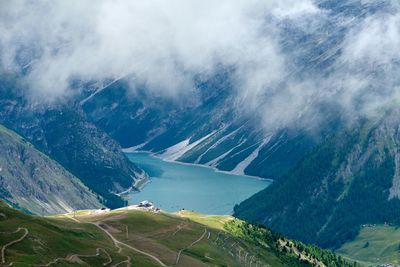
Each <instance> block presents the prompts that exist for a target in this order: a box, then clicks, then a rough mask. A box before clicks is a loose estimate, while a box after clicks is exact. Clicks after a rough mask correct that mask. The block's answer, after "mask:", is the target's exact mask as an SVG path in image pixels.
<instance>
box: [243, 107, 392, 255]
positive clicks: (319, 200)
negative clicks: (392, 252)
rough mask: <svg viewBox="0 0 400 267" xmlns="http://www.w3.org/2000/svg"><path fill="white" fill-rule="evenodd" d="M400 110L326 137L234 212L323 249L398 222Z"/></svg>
mask: <svg viewBox="0 0 400 267" xmlns="http://www.w3.org/2000/svg"><path fill="white" fill-rule="evenodd" d="M399 114H400V112H399V110H398V109H397V110H395V111H391V112H388V114H385V115H384V116H383V118H381V119H379V120H378V119H377V120H374V121H366V122H361V123H360V124H359V125H358V126H352V127H351V128H350V129H346V130H343V131H341V132H339V133H335V134H333V135H331V136H328V137H327V138H326V139H325V140H324V141H323V142H322V143H321V144H320V145H318V146H317V147H316V148H315V149H314V150H313V151H312V152H310V153H308V154H307V155H306V156H305V157H304V159H303V160H301V161H300V163H299V164H298V165H297V166H295V167H294V168H293V169H292V170H291V171H290V172H289V173H288V174H287V175H285V176H284V177H283V178H282V179H281V180H279V181H277V182H276V183H274V184H273V185H272V186H271V187H270V188H267V189H265V190H264V191H262V192H260V193H258V194H256V195H255V196H253V197H252V198H250V199H248V200H246V201H245V202H243V203H242V204H240V205H239V206H237V207H236V208H235V214H236V215H237V216H239V217H241V218H245V219H247V220H250V221H257V222H261V223H263V224H265V225H268V226H271V227H272V228H273V229H276V230H278V231H280V232H282V233H285V234H288V235H289V236H292V237H297V238H299V239H301V240H304V241H306V242H312V243H317V244H320V245H322V246H324V247H333V248H337V247H339V246H340V245H341V244H343V243H344V242H346V241H348V240H351V239H353V238H354V237H355V236H356V235H357V233H358V231H359V229H360V226H361V225H363V224H383V223H393V224H399V223H400V220H399V218H400V214H399V210H400V200H399V196H400V195H399V160H398V158H399V145H400V139H399V137H400V135H399V125H400V120H399Z"/></svg>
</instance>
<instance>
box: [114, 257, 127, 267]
mask: <svg viewBox="0 0 400 267" xmlns="http://www.w3.org/2000/svg"><path fill="white" fill-rule="evenodd" d="M124 263H126V266H127V267H129V266H131V257H129V256H127V259H126V260H124V261H121V262H119V263H117V264H114V265H113V266H112V267H117V266H119V265H121V264H124Z"/></svg>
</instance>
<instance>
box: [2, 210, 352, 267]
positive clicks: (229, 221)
mask: <svg viewBox="0 0 400 267" xmlns="http://www.w3.org/2000/svg"><path fill="white" fill-rule="evenodd" d="M16 229H17V231H16ZM0 237H1V238H0V245H1V246H2V247H5V250H4V256H1V259H0V260H1V261H2V263H3V264H10V263H13V266H38V265H39V266H46V265H52V264H59V265H61V266H115V265H116V264H120V265H125V266H141V267H146V266H194V267H195V266H243V265H246V266H250V264H251V265H252V266H264V265H267V266H277V267H279V266H294V267H295V266H299V267H300V266H316V265H318V266H354V265H352V264H350V263H348V262H346V261H343V259H341V258H339V257H337V256H335V255H334V254H333V253H332V252H329V251H324V250H321V249H318V248H316V247H306V246H304V245H302V244H301V243H298V242H294V241H291V240H287V239H285V238H284V237H282V236H280V235H277V234H275V233H272V232H271V231H269V230H267V229H264V228H259V227H256V226H252V225H248V224H246V223H243V222H241V221H239V220H233V218H231V217H229V216H204V215H199V214H192V213H180V214H167V213H153V212H148V211H142V210H127V209H122V210H116V211H112V212H99V211H80V212H77V213H76V214H66V215H61V216H57V217H53V218H44V217H32V216H28V215H25V214H22V213H20V212H18V211H16V210H13V209H10V208H8V207H6V206H4V205H3V204H1V203H0ZM13 241H15V243H12V242H13ZM7 244H11V245H7Z"/></svg>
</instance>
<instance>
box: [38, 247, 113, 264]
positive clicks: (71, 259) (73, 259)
mask: <svg viewBox="0 0 400 267" xmlns="http://www.w3.org/2000/svg"><path fill="white" fill-rule="evenodd" d="M100 251H102V252H103V253H104V254H106V256H107V258H108V260H107V262H105V263H103V266H106V265H109V264H111V263H112V262H113V260H112V258H111V256H110V254H109V253H108V252H107V251H106V250H105V249H103V248H96V254H93V255H80V254H73V255H69V256H67V257H64V258H57V259H54V260H52V261H51V262H49V263H47V264H43V265H36V266H41V267H47V266H51V265H53V264H56V263H58V262H60V261H68V262H76V261H77V260H79V259H81V258H94V257H98V256H100V254H101V253H100Z"/></svg>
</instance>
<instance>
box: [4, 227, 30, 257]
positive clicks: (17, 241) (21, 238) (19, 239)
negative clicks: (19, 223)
mask: <svg viewBox="0 0 400 267" xmlns="http://www.w3.org/2000/svg"><path fill="white" fill-rule="evenodd" d="M21 230H23V231H25V233H24V234H23V235H22V236H21V237H20V238H18V239H16V240H13V241H11V242H9V243H7V244H5V245H4V246H3V247H2V248H1V263H2V264H5V263H6V256H5V254H6V249H7V248H8V247H11V246H12V245H14V244H16V243H19V242H21V241H22V240H24V239H25V237H26V236H27V235H28V234H29V230H28V229H26V228H18V229H17V230H16V231H15V232H14V234H16V233H18V232H19V231H21Z"/></svg>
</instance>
